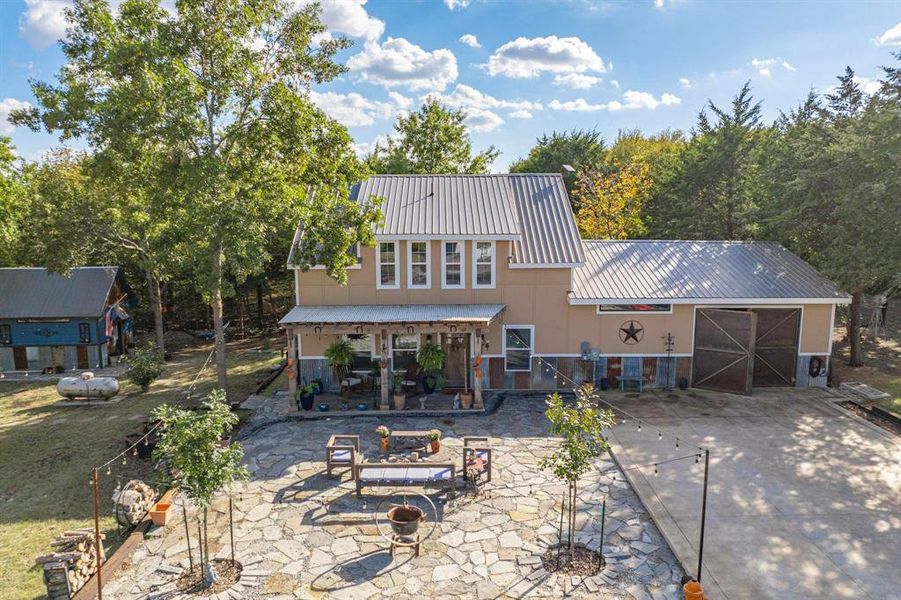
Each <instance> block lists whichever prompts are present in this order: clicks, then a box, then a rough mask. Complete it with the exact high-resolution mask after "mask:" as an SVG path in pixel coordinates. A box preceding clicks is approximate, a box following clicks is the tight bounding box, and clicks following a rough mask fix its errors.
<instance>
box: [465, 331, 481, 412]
mask: <svg viewBox="0 0 901 600" xmlns="http://www.w3.org/2000/svg"><path fill="white" fill-rule="evenodd" d="M475 346H476V355H475V359H474V360H473V369H472V371H473V373H472V394H473V403H472V407H473V408H475V409H476V410H484V409H485V404H484V403H483V402H482V330H481V328H479V327H477V328H476V343H475ZM466 369H467V370H469V365H466Z"/></svg>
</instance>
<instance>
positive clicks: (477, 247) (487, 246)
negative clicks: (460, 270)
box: [472, 242, 494, 288]
mask: <svg viewBox="0 0 901 600" xmlns="http://www.w3.org/2000/svg"><path fill="white" fill-rule="evenodd" d="M472 287H474V288H493V287H494V242H476V243H475V244H473V251H472Z"/></svg>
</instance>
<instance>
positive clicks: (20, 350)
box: [13, 346, 28, 371]
mask: <svg viewBox="0 0 901 600" xmlns="http://www.w3.org/2000/svg"><path fill="white" fill-rule="evenodd" d="M13 365H14V366H15V368H16V371H26V370H28V351H27V350H25V346H13Z"/></svg>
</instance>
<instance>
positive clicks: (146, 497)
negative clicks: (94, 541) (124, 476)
mask: <svg viewBox="0 0 901 600" xmlns="http://www.w3.org/2000/svg"><path fill="white" fill-rule="evenodd" d="M113 502H115V504H116V506H115V513H116V520H117V521H118V522H119V525H122V526H123V527H134V526H135V525H137V524H138V523H140V522H141V519H143V518H144V515H146V514H147V511H149V510H150V509H151V508H153V503H154V502H156V492H155V491H153V488H152V487H150V486H149V485H147V484H146V483H144V482H143V481H140V480H138V479H132V480H131V481H129V482H128V483H126V484H125V487H124V488H122V489H119V488H116V490H115V491H114V492H113Z"/></svg>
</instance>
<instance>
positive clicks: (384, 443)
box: [375, 425, 391, 452]
mask: <svg viewBox="0 0 901 600" xmlns="http://www.w3.org/2000/svg"><path fill="white" fill-rule="evenodd" d="M375 432H376V433H377V434H379V437H380V438H381V440H380V444H379V448H380V449H381V450H382V452H388V450H390V449H391V440H389V439H388V436H390V435H391V430H390V429H388V428H387V427H386V426H385V425H379V426H378V427H376V428H375Z"/></svg>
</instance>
